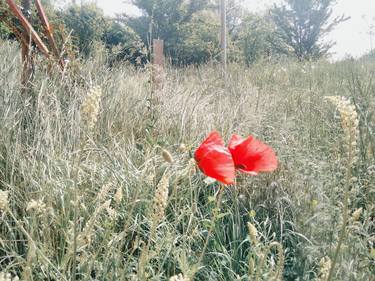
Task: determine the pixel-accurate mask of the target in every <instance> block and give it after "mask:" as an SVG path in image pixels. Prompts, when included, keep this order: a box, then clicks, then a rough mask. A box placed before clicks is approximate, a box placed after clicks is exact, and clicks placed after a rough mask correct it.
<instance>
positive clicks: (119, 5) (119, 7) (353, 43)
mask: <svg viewBox="0 0 375 281" xmlns="http://www.w3.org/2000/svg"><path fill="white" fill-rule="evenodd" d="M229 1H230V0H229ZM96 2H97V3H98V5H99V6H100V7H101V8H103V10H104V11H105V13H106V14H108V15H114V14H116V13H131V14H134V13H135V12H136V9H134V7H131V5H129V4H124V2H125V0H96ZM243 2H244V5H245V6H246V7H247V8H248V9H249V10H251V11H262V10H264V9H265V8H266V7H267V6H270V5H272V3H275V2H280V0H243ZM337 3H338V4H337V5H336V6H335V7H334V13H335V14H337V15H340V14H345V15H346V16H350V17H351V19H350V20H348V21H346V22H344V23H341V24H340V25H339V26H338V27H337V28H336V29H335V30H334V31H332V33H331V34H330V35H329V36H328V38H327V39H330V40H334V41H336V42H337V44H336V46H334V47H333V49H332V52H333V53H334V54H333V57H334V58H336V59H340V58H343V57H344V56H345V55H346V54H350V55H352V56H355V57H356V56H360V55H362V54H364V53H365V52H368V51H369V50H370V49H371V36H370V35H369V34H368V33H369V31H370V29H369V26H370V25H371V24H374V25H375V0H338V1H337ZM374 32H375V30H374ZM372 41H373V43H372V45H373V47H374V48H375V36H374V35H373V40H372Z"/></svg>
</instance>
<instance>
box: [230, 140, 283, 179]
mask: <svg viewBox="0 0 375 281" xmlns="http://www.w3.org/2000/svg"><path fill="white" fill-rule="evenodd" d="M229 150H230V152H231V154H232V157H233V161H234V165H235V167H236V169H238V170H239V171H241V172H244V173H247V174H252V175H254V174H257V173H259V172H271V171H274V170H275V169H276V168H277V158H276V155H275V152H274V151H273V149H272V148H271V147H269V146H268V145H266V144H264V143H263V142H261V141H259V140H257V139H255V138H254V137H253V136H249V137H248V138H247V139H245V140H243V139H242V138H241V137H240V136H238V135H233V136H232V138H231V140H230V142H229Z"/></svg>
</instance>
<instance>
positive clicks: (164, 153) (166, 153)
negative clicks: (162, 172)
mask: <svg viewBox="0 0 375 281" xmlns="http://www.w3.org/2000/svg"><path fill="white" fill-rule="evenodd" d="M161 155H162V156H163V159H164V160H165V162H168V163H172V162H173V157H172V154H171V153H170V152H169V151H168V150H166V149H163V150H162V152H161Z"/></svg>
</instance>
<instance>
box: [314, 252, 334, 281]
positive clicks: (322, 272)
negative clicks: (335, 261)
mask: <svg viewBox="0 0 375 281" xmlns="http://www.w3.org/2000/svg"><path fill="white" fill-rule="evenodd" d="M331 264H332V262H331V259H330V258H329V257H323V258H322V259H321V260H320V262H319V267H320V269H319V277H318V279H317V280H318V281H325V280H327V278H328V274H329V271H330V269H331Z"/></svg>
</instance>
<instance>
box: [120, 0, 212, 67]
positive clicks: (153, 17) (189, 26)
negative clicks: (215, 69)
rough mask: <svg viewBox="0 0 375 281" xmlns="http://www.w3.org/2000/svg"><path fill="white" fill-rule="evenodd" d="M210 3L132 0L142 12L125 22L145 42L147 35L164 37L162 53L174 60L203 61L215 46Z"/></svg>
mask: <svg viewBox="0 0 375 281" xmlns="http://www.w3.org/2000/svg"><path fill="white" fill-rule="evenodd" d="M210 2H211V1H208V0H199V1H183V0H177V1H176V0H161V1H156V0H153V1H148V0H147V1H146V0H134V1H133V3H134V5H136V6H137V7H138V8H139V9H140V10H141V11H142V12H143V15H142V16H141V17H136V18H128V19H127V23H128V24H129V25H130V27H132V28H133V29H134V30H135V31H136V32H137V33H138V34H139V35H140V36H141V38H142V40H143V42H144V43H145V44H146V45H149V43H150V42H149V41H150V38H151V37H152V38H158V39H162V40H164V46H165V52H166V55H167V56H169V57H171V59H172V61H173V62H174V63H176V64H185V63H203V62H205V61H207V59H208V58H209V57H210V56H211V55H212V53H214V52H215V50H214V49H216V48H217V47H216V46H215V45H216V44H217V36H216V34H217V31H216V30H214V28H215V26H216V23H217V20H216V19H213V17H212V13H211V12H210V11H209V10H210V9H211V8H212V7H213V6H212V4H211V3H210ZM207 9H208V10H207ZM189 56H192V57H190V58H189Z"/></svg>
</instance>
